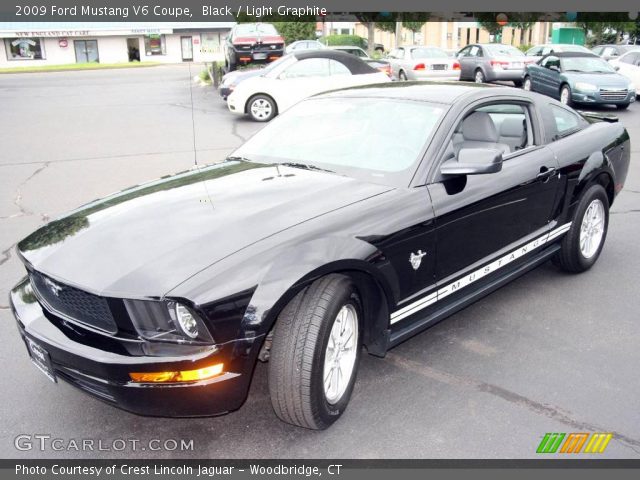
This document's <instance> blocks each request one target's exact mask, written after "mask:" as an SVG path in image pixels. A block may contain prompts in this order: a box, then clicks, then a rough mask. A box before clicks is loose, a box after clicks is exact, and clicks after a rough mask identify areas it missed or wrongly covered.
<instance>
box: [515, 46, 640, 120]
mask: <svg viewBox="0 0 640 480" xmlns="http://www.w3.org/2000/svg"><path fill="white" fill-rule="evenodd" d="M523 88H524V89H525V90H531V91H535V92H540V93H544V94H545V95H549V96H550V97H553V98H558V99H559V100H560V102H562V103H564V104H565V105H603V104H609V105H615V106H616V107H617V108H619V109H622V110H623V109H625V108H627V107H628V106H629V104H630V103H632V102H635V100H636V90H635V86H634V84H633V83H632V82H631V81H630V80H629V79H628V78H627V77H624V76H623V75H620V74H619V73H618V72H617V71H616V69H614V68H613V67H612V66H611V65H609V63H607V62H606V61H605V60H603V59H602V58H600V57H598V56H596V55H594V54H591V53H574V52H566V53H553V54H550V55H547V56H546V57H544V58H542V59H541V60H540V61H539V62H538V63H536V64H533V65H527V67H526V69H525V71H524V76H523Z"/></svg>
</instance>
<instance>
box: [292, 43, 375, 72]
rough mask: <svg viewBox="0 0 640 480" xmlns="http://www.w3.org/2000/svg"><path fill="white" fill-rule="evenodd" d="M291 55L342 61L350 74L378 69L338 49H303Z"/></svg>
mask: <svg viewBox="0 0 640 480" xmlns="http://www.w3.org/2000/svg"><path fill="white" fill-rule="evenodd" d="M291 55H293V56H294V57H296V59H297V60H306V59H307V58H328V59H330V60H335V61H337V62H340V63H342V64H343V65H344V66H345V67H347V68H348V69H349V71H350V72H351V74H352V75H366V74H368V73H378V71H377V70H376V69H375V68H373V67H371V66H369V65H367V63H366V62H363V61H362V60H361V59H360V58H358V57H356V56H355V55H351V54H350V53H346V52H341V51H340V50H332V49H327V50H304V51H301V52H295V51H294V52H292V53H291Z"/></svg>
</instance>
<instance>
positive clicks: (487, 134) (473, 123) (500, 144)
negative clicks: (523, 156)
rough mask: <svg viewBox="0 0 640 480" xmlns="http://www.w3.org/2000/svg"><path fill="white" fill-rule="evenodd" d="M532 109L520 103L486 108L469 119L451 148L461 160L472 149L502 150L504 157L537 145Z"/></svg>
mask: <svg viewBox="0 0 640 480" xmlns="http://www.w3.org/2000/svg"><path fill="white" fill-rule="evenodd" d="M531 125H532V123H531V118H530V115H529V109H528V108H527V107H525V106H523V105H521V104H517V103H496V104H491V105H484V106H481V107H478V108H476V109H474V110H473V111H471V112H469V113H468V114H467V115H465V117H464V119H462V121H461V122H459V124H458V126H457V127H456V129H455V132H454V134H453V136H452V138H451V140H450V143H449V147H448V148H447V154H446V155H447V157H448V158H458V156H459V154H460V151H461V150H464V149H468V148H484V149H492V150H499V151H501V152H502V154H503V156H504V157H507V156H509V155H511V154H513V153H515V152H518V151H520V150H524V149H526V148H529V147H531V146H533V145H534V138H533V132H532V127H531Z"/></svg>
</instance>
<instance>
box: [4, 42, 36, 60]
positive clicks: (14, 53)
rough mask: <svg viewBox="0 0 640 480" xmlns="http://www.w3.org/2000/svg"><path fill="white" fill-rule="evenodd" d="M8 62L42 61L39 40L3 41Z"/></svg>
mask: <svg viewBox="0 0 640 480" xmlns="http://www.w3.org/2000/svg"><path fill="white" fill-rule="evenodd" d="M4 43H5V48H6V50H7V59H8V60H44V59H45V58H46V57H45V54H44V42H43V41H42V39H41V38H7V39H5V41H4Z"/></svg>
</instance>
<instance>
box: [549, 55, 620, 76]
mask: <svg viewBox="0 0 640 480" xmlns="http://www.w3.org/2000/svg"><path fill="white" fill-rule="evenodd" d="M562 66H563V68H564V71H565V72H582V73H615V70H614V69H613V67H612V66H611V65H609V63H608V62H607V61H605V60H603V59H602V58H600V57H567V58H563V59H562Z"/></svg>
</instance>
